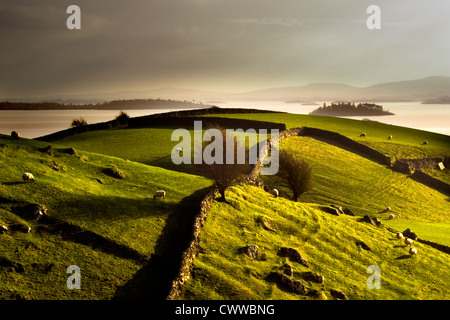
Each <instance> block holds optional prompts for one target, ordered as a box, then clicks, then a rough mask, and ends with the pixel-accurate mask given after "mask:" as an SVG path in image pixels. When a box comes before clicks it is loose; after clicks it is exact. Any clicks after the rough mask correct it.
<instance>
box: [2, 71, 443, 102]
mask: <svg viewBox="0 0 450 320" xmlns="http://www.w3.org/2000/svg"><path fill="white" fill-rule="evenodd" d="M449 94H450V77H444V76H431V77H426V78H423V79H417V80H406V81H397V82H387V83H380V84H375V85H371V86H368V87H355V86H351V85H347V84H342V83H312V84H308V85H303V86H290V87H279V88H266V89H260V90H254V91H249V92H242V93H229V92H209V91H205V90H197V89H187V88H170V87H167V88H160V89H151V90H143V91H123V92H113V93H97V94H79V95H67V96H52V97H45V98H40V99H26V100H27V101H30V100H34V101H49V100H53V101H54V100H83V99H85V100H89V99H90V100H93V99H96V100H100V101H111V100H118V99H174V100H181V101H190V102H193V101H196V102H200V101H202V102H207V101H211V100H215V101H239V100H241V101H245V100H247V101H257V100H260V101H264V100H265V101H268V100H273V101H292V100H299V101H304V102H315V101H357V102H359V101H365V102H387V101H389V102H395V101H399V102H400V101H419V102H423V101H426V100H430V99H437V98H440V97H443V96H448V95H449ZM1 100H3V101H5V100H9V101H24V100H23V99H1Z"/></svg>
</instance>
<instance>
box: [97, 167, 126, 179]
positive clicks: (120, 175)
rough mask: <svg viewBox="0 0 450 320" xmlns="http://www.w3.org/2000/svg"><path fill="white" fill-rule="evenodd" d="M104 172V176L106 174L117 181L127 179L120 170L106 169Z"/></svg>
mask: <svg viewBox="0 0 450 320" xmlns="http://www.w3.org/2000/svg"><path fill="white" fill-rule="evenodd" d="M102 172H103V173H104V174H106V175H107V176H110V177H113V178H116V179H124V178H125V175H124V174H123V172H122V171H120V170H119V169H115V168H106V169H103V171H102Z"/></svg>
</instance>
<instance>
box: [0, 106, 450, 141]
mask: <svg viewBox="0 0 450 320" xmlns="http://www.w3.org/2000/svg"><path fill="white" fill-rule="evenodd" d="M322 104H323V102H321V103H318V105H302V104H301V103H285V102H282V101H228V102H218V103H215V105H217V106H219V107H222V108H256V109H262V110H277V111H285V112H289V113H295V114H308V113H309V112H311V111H313V110H314V109H316V108H318V107H319V106H321V105H322ZM327 104H328V102H327ZM380 105H382V106H383V108H384V109H385V110H389V111H391V112H393V113H395V115H393V116H370V117H346V118H351V119H363V118H369V119H371V120H375V121H379V122H383V123H387V124H393V125H398V126H402V127H410V128H415V129H421V130H426V131H431V132H437V133H442V134H445V135H449V136H450V105H449V104H421V103H420V102H386V103H380ZM174 110H175V109H174ZM177 110H180V109H177ZM168 111H173V110H170V109H152V110H125V112H126V113H127V114H128V115H129V116H130V117H138V116H144V115H149V114H155V113H163V112H168ZM119 112H120V111H118V110H2V111H0V133H3V134H7V135H9V134H11V131H13V130H16V131H18V132H19V133H20V136H21V137H24V138H36V137H40V136H43V135H46V134H50V133H53V132H56V131H60V130H64V129H67V128H69V126H70V124H71V123H72V120H73V119H75V118H80V117H83V118H84V119H85V120H86V121H87V122H88V123H89V124H92V123H97V122H105V121H109V120H112V119H114V118H115V117H116V116H117V115H118V114H119Z"/></svg>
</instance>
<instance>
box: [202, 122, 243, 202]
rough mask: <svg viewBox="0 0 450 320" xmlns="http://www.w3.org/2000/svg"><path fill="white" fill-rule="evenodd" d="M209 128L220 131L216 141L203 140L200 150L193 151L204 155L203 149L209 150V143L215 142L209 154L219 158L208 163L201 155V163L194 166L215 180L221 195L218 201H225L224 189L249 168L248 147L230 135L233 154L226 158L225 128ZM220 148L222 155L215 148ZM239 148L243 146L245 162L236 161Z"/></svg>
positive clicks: (237, 179) (235, 181)
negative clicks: (207, 141) (213, 148)
mask: <svg viewBox="0 0 450 320" xmlns="http://www.w3.org/2000/svg"><path fill="white" fill-rule="evenodd" d="M211 129H217V130H218V132H220V134H219V135H218V137H216V139H218V141H216V140H213V141H212V142H211V143H206V142H204V143H203V145H202V148H201V150H195V152H201V153H202V155H204V154H205V150H207V152H209V151H211V145H213V144H214V143H215V146H217V148H216V149H215V150H214V152H211V155H212V157H214V158H215V159H216V160H219V161H215V162H214V163H209V164H208V163H207V162H206V161H205V158H204V157H202V163H201V164H197V165H196V167H197V171H199V173H200V174H202V175H204V176H206V177H207V178H210V179H212V180H214V181H215V185H216V187H217V189H218V190H219V193H220V195H221V197H220V198H219V201H223V202H226V201H227V200H226V197H225V191H226V190H227V189H228V188H229V187H231V186H232V185H234V184H237V183H239V181H240V179H241V178H242V176H243V175H244V174H248V173H249V172H250V170H251V165H250V163H249V154H248V149H246V148H245V146H242V144H241V143H239V141H238V140H237V138H236V137H234V136H233V137H232V141H233V143H234V148H233V154H232V157H228V159H227V154H226V150H227V147H226V145H227V132H226V130H225V129H223V128H221V127H218V126H216V127H215V128H211ZM228 141H230V139H228ZM220 148H222V149H221V151H222V155H221V156H218V154H217V152H218V150H217V149H220ZM239 148H245V163H238V150H239ZM230 149H231V148H230ZM231 158H233V161H230V160H231ZM220 160H221V161H220ZM227 160H228V161H227ZM218 162H220V163H218Z"/></svg>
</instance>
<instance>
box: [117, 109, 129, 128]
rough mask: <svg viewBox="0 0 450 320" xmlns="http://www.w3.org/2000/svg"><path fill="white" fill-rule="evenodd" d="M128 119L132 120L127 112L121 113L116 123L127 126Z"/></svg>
mask: <svg viewBox="0 0 450 320" xmlns="http://www.w3.org/2000/svg"><path fill="white" fill-rule="evenodd" d="M128 119H130V116H129V115H128V114H126V113H125V112H123V111H120V113H119V115H117V116H116V118H115V121H116V123H117V124H119V125H127V124H128Z"/></svg>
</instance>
